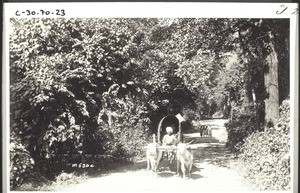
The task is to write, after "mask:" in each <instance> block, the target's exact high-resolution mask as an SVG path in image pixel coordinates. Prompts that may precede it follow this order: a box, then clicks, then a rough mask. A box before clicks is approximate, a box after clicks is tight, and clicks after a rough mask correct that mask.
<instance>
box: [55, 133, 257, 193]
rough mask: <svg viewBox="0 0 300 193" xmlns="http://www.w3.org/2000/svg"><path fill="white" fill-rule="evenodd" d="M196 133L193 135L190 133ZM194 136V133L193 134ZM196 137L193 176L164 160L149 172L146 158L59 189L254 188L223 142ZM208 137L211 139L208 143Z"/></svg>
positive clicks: (76, 190) (172, 189)
mask: <svg viewBox="0 0 300 193" xmlns="http://www.w3.org/2000/svg"><path fill="white" fill-rule="evenodd" d="M190 137H193V136H190ZM193 138H194V137H193ZM202 141H206V142H204V143H203V142H201V139H199V138H198V139H197V140H196V143H193V146H195V147H197V149H196V150H195V152H194V167H193V168H192V175H191V178H190V179H183V178H181V177H178V176H176V175H175V168H176V164H175V163H173V164H169V162H168V160H164V161H162V163H161V165H160V169H159V172H158V174H157V175H147V171H146V163H145V160H142V161H141V162H140V163H137V164H134V165H132V166H129V167H124V168H118V169H116V170H115V171H113V172H112V173H109V174H102V175H100V176H97V177H94V178H89V179H87V180H86V181H84V182H82V183H80V184H76V185H71V186H70V187H66V188H64V189H60V190H59V191H71V192H82V191H83V192H93V191H97V192H100V191H101V192H103V191H104V192H106V191H109V192H111V191H118V192H119V191H120V192H127V191H128V192H129V191H130V192H132V191H162V192H174V191H247V190H252V189H251V187H249V186H248V185H246V184H245V181H244V180H243V179H242V178H241V176H239V174H238V172H237V171H236V170H235V169H233V168H234V165H235V163H236V159H235V157H234V155H232V154H231V153H230V152H229V151H228V150H227V149H226V147H225V146H224V144H222V143H212V142H209V140H207V139H204V138H203V140H202ZM207 141H208V143H207Z"/></svg>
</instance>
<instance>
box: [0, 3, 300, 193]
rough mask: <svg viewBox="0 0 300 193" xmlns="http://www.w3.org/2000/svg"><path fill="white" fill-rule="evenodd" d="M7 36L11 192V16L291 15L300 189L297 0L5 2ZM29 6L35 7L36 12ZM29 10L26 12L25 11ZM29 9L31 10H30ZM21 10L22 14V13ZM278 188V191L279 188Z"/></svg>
mask: <svg viewBox="0 0 300 193" xmlns="http://www.w3.org/2000/svg"><path fill="white" fill-rule="evenodd" d="M3 6H4V7H3V10H4V34H3V35H4V36H3V49H2V52H3V56H4V57H3V59H2V63H3V74H2V77H3V78H2V79H3V80H2V81H3V83H2V84H3V88H2V89H3V90H2V93H3V94H2V104H3V107H2V115H3V118H4V119H3V125H2V132H3V137H4V138H3V147H4V148H3V158H4V159H3V160H2V161H3V167H4V168H5V173H6V174H5V177H4V178H2V180H5V181H4V184H3V185H4V186H5V188H6V189H5V188H4V189H3V191H4V192H9V191H10V190H9V128H10V127H9V120H10V118H9V115H10V114H9V108H10V107H9V104H10V103H9V102H10V101H9V49H8V48H9V34H10V27H9V26H10V22H9V20H10V18H74V17H75V18H76V17H77V18H78V17H81V18H124V17H126V18H145V17H147V18H149V17H153V18H274V19H275V18H288V19H290V76H291V77H290V97H291V112H294V113H291V120H292V122H291V156H292V158H293V159H292V160H291V161H292V162H291V169H292V190H291V191H292V192H297V191H298V158H299V156H298V147H299V142H298V136H299V131H298V128H299V120H298V113H299V109H298V101H299V97H298V92H299V90H298V89H299V82H298V81H299V73H298V72H299V55H298V53H299V44H298V42H299V39H298V37H299V25H298V23H299V14H298V13H297V12H296V10H297V9H299V7H298V4H297V3H199V2H189V3H183V2H178V3H177V2H176V3H175V2H165V3H157V2H143V3H141V2H139V3H138V2H135V3H133V2H131V3H129V2H122V3H121V2H111V3H108V2H105V3H104V2H103V3H4V4H3ZM57 9H58V10H64V13H65V15H63V16H62V14H60V15H54V14H50V15H41V12H40V10H50V11H54V10H57ZM26 10H30V11H31V13H33V12H32V11H35V12H36V13H38V12H39V13H40V14H39V15H37V14H36V13H35V14H34V15H33V14H31V13H30V11H29V12H27V11H26ZM22 12H25V13H24V14H21V13H22ZM27 13H28V14H27ZM20 14H21V15H20ZM275 192H278V191H275Z"/></svg>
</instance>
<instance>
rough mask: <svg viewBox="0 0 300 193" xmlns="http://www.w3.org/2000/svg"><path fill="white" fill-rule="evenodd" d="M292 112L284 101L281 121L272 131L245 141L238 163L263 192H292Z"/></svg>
mask: <svg viewBox="0 0 300 193" xmlns="http://www.w3.org/2000/svg"><path fill="white" fill-rule="evenodd" d="M289 115H290V108H289V101H288V100H286V101H283V103H282V105H281V107H280V118H279V120H278V122H277V124H275V126H274V127H272V128H267V129H266V130H265V131H262V132H254V133H252V134H251V135H249V136H248V137H247V138H246V139H245V143H244V145H243V146H242V148H241V152H242V153H241V154H240V155H239V161H240V162H241V164H242V167H241V168H242V171H243V174H244V175H245V176H246V177H247V178H249V179H250V180H251V181H253V183H254V184H255V185H256V186H257V188H259V189H261V190H286V189H290V187H291V186H290V180H291V179H290V137H289V135H290V119H289Z"/></svg>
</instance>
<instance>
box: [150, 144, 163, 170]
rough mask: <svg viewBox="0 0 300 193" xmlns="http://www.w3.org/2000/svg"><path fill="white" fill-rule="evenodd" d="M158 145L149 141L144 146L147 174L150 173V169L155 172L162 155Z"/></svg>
mask: <svg viewBox="0 0 300 193" xmlns="http://www.w3.org/2000/svg"><path fill="white" fill-rule="evenodd" d="M158 147H159V144H158V143H149V144H148V145H147V147H146V148H147V150H146V159H147V171H148V174H149V173H150V171H152V172H153V173H156V172H157V168H158V164H159V161H160V160H161V157H162V151H161V150H159V148H158Z"/></svg>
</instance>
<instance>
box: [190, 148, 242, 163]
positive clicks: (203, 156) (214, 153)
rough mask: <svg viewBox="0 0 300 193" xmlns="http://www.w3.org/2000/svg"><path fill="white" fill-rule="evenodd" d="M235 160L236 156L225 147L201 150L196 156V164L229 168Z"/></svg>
mask: <svg viewBox="0 0 300 193" xmlns="http://www.w3.org/2000/svg"><path fill="white" fill-rule="evenodd" d="M234 159H236V158H235V157H234V155H233V154H232V153H231V152H230V151H229V150H228V149H227V148H226V147H225V146H217V147H203V148H199V149H198V151H197V152H195V154H194V162H195V163H200V164H201V163H203V162H208V163H210V164H213V165H216V166H219V167H227V168H228V167H229V164H230V163H231V161H232V160H234Z"/></svg>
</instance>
